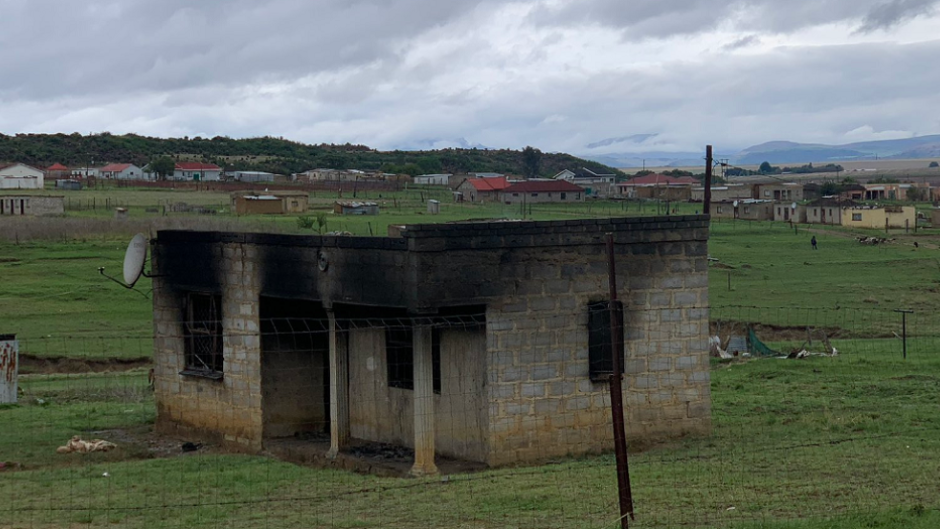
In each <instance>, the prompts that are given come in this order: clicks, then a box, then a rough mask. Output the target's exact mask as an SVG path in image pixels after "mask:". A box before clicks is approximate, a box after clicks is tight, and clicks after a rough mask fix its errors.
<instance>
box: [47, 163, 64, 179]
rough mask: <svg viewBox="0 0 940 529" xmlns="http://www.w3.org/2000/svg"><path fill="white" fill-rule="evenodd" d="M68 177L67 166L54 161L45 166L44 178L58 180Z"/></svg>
mask: <svg viewBox="0 0 940 529" xmlns="http://www.w3.org/2000/svg"><path fill="white" fill-rule="evenodd" d="M68 177H69V168H68V167H66V166H64V165H62V164H60V163H54V164H52V165H50V166H49V167H46V178H48V179H50V180H58V179H60V178H68Z"/></svg>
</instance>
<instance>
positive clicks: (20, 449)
mask: <svg viewBox="0 0 940 529" xmlns="http://www.w3.org/2000/svg"><path fill="white" fill-rule="evenodd" d="M935 373H940V357H938V356H937V355H933V356H932V357H930V358H920V359H917V358H911V359H909V360H908V361H907V362H901V361H899V359H897V358H896V357H894V356H892V355H889V354H883V352H879V351H877V350H870V351H868V352H866V353H865V354H852V355H844V356H841V357H837V358H831V359H829V358H818V359H812V360H809V361H803V362H797V361H781V360H759V361H758V360H754V361H750V362H743V363H742V362H734V363H725V364H716V365H715V368H714V369H713V379H712V387H713V399H714V410H713V423H714V433H713V435H712V436H710V437H708V438H690V439H685V440H683V441H680V442H676V443H671V444H667V445H659V446H654V447H648V448H646V449H644V450H643V451H636V448H634V452H633V454H632V455H631V471H632V472H631V479H632V482H633V488H634V496H635V500H636V505H637V516H638V518H637V521H636V522H635V523H634V525H633V526H634V527H701V528H707V527H741V528H757V527H799V528H807V529H808V528H813V529H816V528H819V529H822V528H830V529H831V528H840V527H845V528H849V527H858V526H860V525H864V526H866V527H914V528H924V529H926V528H932V527H936V526H937V524H938V523H940V515H938V512H937V509H938V508H940V495H938V494H937V491H936V485H935V479H936V475H937V473H938V472H940V460H938V459H937V458H936V457H935V455H936V453H937V451H938V450H940V419H938V417H937V414H936V410H937V406H938V405H940V392H938V390H940V377H938V376H936V375H934V374H935ZM24 389H25V395H24V399H23V400H24V404H23V405H21V406H17V407H14V408H9V409H6V410H0V415H2V417H3V420H4V425H5V430H4V431H5V432H6V433H4V434H3V435H2V436H0V453H2V454H3V459H5V460H8V461H16V462H19V463H22V464H23V465H24V466H25V467H26V468H27V470H25V471H20V472H12V473H7V474H4V475H2V477H0V496H2V497H4V498H6V500H5V501H6V502H7V503H6V505H5V506H4V510H5V511H6V514H5V517H4V521H3V526H4V527H23V528H26V527H65V526H70V525H71V524H74V525H78V526H84V525H91V526H102V525H105V524H110V525H112V526H118V527H141V528H144V527H255V526H259V525H261V526H265V525H266V526H268V527H409V528H411V527H414V528H418V527H479V528H497V527H527V528H540V527H550V528H551V527H558V528H561V527H583V528H599V527H613V526H614V524H613V521H614V512H615V510H616V509H615V503H614V501H615V500H614V499H615V497H616V496H615V486H616V479H615V475H614V472H613V465H612V458H611V457H610V456H596V457H588V458H581V459H574V460H567V461H560V462H557V463H555V464H550V465H545V466H541V467H521V468H510V469H500V470H493V471H486V472H482V473H477V474H468V475H456V476H451V477H450V478H449V479H448V480H446V481H441V480H424V481H421V480H401V479H394V478H377V477H371V476H362V475H357V474H352V473H348V472H337V471H329V470H318V469H311V468H305V467H299V466H295V465H291V464H287V463H282V462H279V461H277V460H274V459H269V458H265V457H250V456H238V455H226V454H218V453H211V452H210V453H206V454H199V453H196V454H186V455H182V456H181V455H179V453H178V451H174V453H171V454H163V455H160V456H158V457H155V458H154V456H153V455H152V454H148V453H147V451H146V450H142V449H140V448H139V447H135V446H133V445H126V444H122V446H121V448H119V449H118V450H117V451H114V452H108V453H105V454H91V455H86V456H81V455H59V454H56V453H55V447H56V446H58V445H60V444H63V443H64V442H65V440H67V439H68V437H69V436H70V435H72V434H75V433H79V434H82V435H85V436H87V437H104V438H111V439H122V438H123V437H122V436H123V435H126V432H127V431H135V430H139V429H141V428H146V427H147V425H148V424H149V422H150V421H151V420H152V418H153V407H152V400H151V397H150V396H149V392H148V391H146V386H145V375H144V374H143V373H139V374H135V373H128V374H124V375H120V376H116V375H110V376H108V377H81V378H75V377H58V378H52V379H47V378H45V377H37V378H36V379H35V380H33V379H27V380H26V381H24ZM40 402H41V403H40ZM117 427H120V428H121V430H120V432H121V433H120V435H119V434H118V433H117V431H116V430H114V428H117ZM116 436H117V437H116ZM104 473H108V475H109V476H108V477H103V475H104Z"/></svg>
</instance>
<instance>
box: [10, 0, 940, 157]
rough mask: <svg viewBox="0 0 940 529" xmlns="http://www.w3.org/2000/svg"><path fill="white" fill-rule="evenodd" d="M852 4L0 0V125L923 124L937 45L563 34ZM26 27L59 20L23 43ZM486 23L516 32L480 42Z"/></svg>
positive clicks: (362, 130)
mask: <svg viewBox="0 0 940 529" xmlns="http://www.w3.org/2000/svg"><path fill="white" fill-rule="evenodd" d="M860 1H861V4H857V3H853V2H844V1H843V2H835V1H831V0H830V1H823V2H821V3H820V4H819V5H817V4H815V3H811V2H808V1H806V0H794V2H792V4H791V3H788V4H787V5H786V6H778V5H775V3H774V2H770V1H769V0H750V1H748V2H747V3H744V2H739V3H736V4H731V5H730V6H729V5H728V4H726V3H724V2H717V1H715V0H679V2H680V3H679V4H676V5H678V7H676V6H674V5H673V4H674V3H673V2H653V1H647V0H644V1H639V2H622V1H618V2H612V1H610V0H593V1H591V2H586V1H585V2H583V3H580V4H574V5H576V6H580V7H581V9H576V10H575V11H569V12H568V13H569V15H570V18H569V19H568V20H566V21H562V20H561V19H559V18H558V17H560V16H561V11H552V10H549V9H548V8H546V7H541V8H537V9H535V10H534V11H533V12H532V13H531V15H530V18H529V19H526V20H516V19H512V20H510V21H509V22H508V23H507V20H505V19H501V18H499V17H498V16H494V15H491V14H490V13H491V12H492V11H493V8H496V7H499V6H498V2H497V1H496V0H480V2H476V3H470V4H466V3H464V2H441V1H439V0H400V1H397V2H392V1H389V0H382V1H360V2H352V3H349V2H341V1H340V0H327V1H317V2H310V1H307V0H272V1H271V2H268V3H267V4H259V3H256V2H249V1H247V0H232V1H226V2H223V1H221V0H213V1H206V2H200V3H198V4H194V3H192V2H189V1H183V0H162V1H160V2H153V1H144V0H115V1H113V2H104V1H102V0H97V1H93V2H90V3H80V2H71V1H69V2H66V1H61V2H53V1H52V0H0V18H3V19H10V20H16V21H17V23H16V24H11V25H9V28H8V30H7V31H4V32H2V33H0V50H3V52H2V53H0V72H3V73H4V74H5V75H3V76H0V102H2V105H3V112H2V113H0V130H2V131H3V132H5V133H12V132H22V131H41V132H60V131H61V132H72V131H74V130H77V131H80V132H83V133H87V132H91V131H103V130H110V131H111V132H114V133H123V132H136V133H141V134H150V135H158V136H170V135H177V136H182V135H189V136H194V135H202V136H214V135H217V134H224V135H230V136H234V137H244V136H257V135H265V134H269V135H274V136H285V137H289V138H291V139H296V140H300V141H308V142H314V143H318V142H322V141H327V142H330V141H333V142H339V143H342V142H345V141H350V142H359V143H365V144H368V145H370V146H373V147H378V148H396V147H407V146H413V145H415V142H416V141H418V140H420V139H428V140H430V141H432V142H433V141H440V139H448V138H450V139H453V138H466V140H467V141H468V142H469V143H471V144H483V145H488V146H493V147H522V146H525V145H527V144H532V145H535V146H537V147H540V148H542V149H544V150H561V151H574V152H577V151H578V150H579V149H582V148H583V146H584V145H587V144H589V143H591V142H595V141H597V140H599V139H603V138H611V137H620V136H624V135H627V134H630V133H633V132H636V131H637V130H643V131H649V132H658V133H660V134H659V135H658V136H657V137H656V139H655V149H656V150H667V149H673V150H684V151H689V150H695V149H697V148H698V147H700V146H701V145H704V144H706V143H714V144H716V146H720V147H721V149H733V148H740V147H745V146H747V145H749V144H752V143H758V142H760V141H765V140H773V139H792V140H796V141H818V142H837V141H838V140H839V139H840V135H841V134H844V133H845V131H851V130H855V129H858V128H859V127H864V126H870V127H871V128H872V129H873V130H912V131H916V132H918V133H921V134H926V133H931V132H938V131H940V122H938V121H937V118H936V117H935V116H934V115H933V114H932V113H931V112H928V111H926V110H925V109H932V108H937V107H940V94H938V93H936V91H935V90H934V89H933V87H935V86H937V85H938V84H940V70H937V69H936V68H929V67H927V66H929V65H931V64H933V63H935V62H936V59H935V58H936V57H937V56H940V41H934V42H926V43H921V44H915V45H899V44H893V43H879V44H866V45H850V46H849V45H847V46H828V47H807V46H802V47H791V48H778V49H774V50H770V51H761V52H760V53H746V54H745V53H722V51H723V50H722V51H718V52H716V53H713V54H712V53H708V52H707V51H702V50H694V53H691V54H690V57H689V58H688V59H686V60H682V61H674V62H662V63H658V64H653V65H650V64H649V61H646V64H644V65H642V66H631V64H633V61H625V63H623V64H621V63H618V62H617V61H616V57H609V56H607V55H605V51H606V50H601V51H598V50H593V49H589V52H588V53H590V55H586V54H584V52H583V50H580V49H579V48H578V46H580V45H581V44H582V43H586V42H587V43H589V42H590V41H591V38H590V37H592V36H593V35H592V34H591V33H592V32H597V33H599V35H598V36H599V37H600V38H603V39H605V40H604V42H606V41H607V40H609V37H610V35H611V34H612V32H610V31H609V30H606V29H603V28H602V29H598V24H599V23H600V22H599V21H603V25H604V26H607V27H611V28H614V29H616V30H619V31H621V32H622V33H623V34H624V35H629V36H630V37H629V38H633V37H636V38H640V37H639V36H641V35H646V36H651V37H652V36H662V35H672V34H675V32H677V31H681V32H694V31H700V30H701V28H702V27H704V28H706V29H709V30H711V29H714V27H715V24H716V23H718V22H721V21H725V20H734V21H735V24H736V26H735V27H737V28H738V29H739V31H740V33H741V34H742V35H743V36H742V37H741V38H740V39H738V40H737V41H734V42H731V43H729V44H727V45H726V46H731V47H741V46H745V45H748V44H753V43H754V42H755V40H751V38H752V37H753V38H754V39H757V35H762V34H763V33H762V31H765V30H769V31H784V30H786V28H793V27H799V26H800V24H803V25H812V24H816V23H822V22H821V21H832V20H856V21H857V20H861V19H862V17H864V16H865V14H867V13H869V12H870V11H871V9H872V7H873V6H876V5H878V4H876V3H875V1H874V0H872V1H868V0H860ZM481 2H486V3H485V4H484V3H481ZM683 2H684V4H685V5H686V6H688V7H689V9H688V10H687V11H682V9H681V7H682V5H683V4H682V3H683ZM450 4H461V5H460V6H459V7H458V6H455V5H450ZM36 5H40V7H35V6H36ZM513 5H515V4H513ZM53 8H54V9H53ZM49 9H52V11H49V12H47V10H49ZM565 9H568V8H563V9H562V11H564V10H565ZM908 12H910V11H908ZM673 15H676V16H673ZM507 16H514V15H513V14H512V13H510V14H509V15H507ZM488 17H489V18H488ZM540 17H541V18H540ZM889 18H890V17H889ZM804 19H806V20H804ZM883 19H884V18H883ZM533 21H535V22H537V27H535V28H533V27H532V25H531V22H533ZM44 27H66V28H69V30H68V31H64V32H49V33H50V35H48V36H46V35H42V38H39V37H36V34H37V33H38V32H39V31H38V30H39V29H41V28H44ZM491 27H492V28H494V29H493V31H494V32H495V34H497V35H499V34H500V32H503V31H516V32H519V34H518V35H513V37H514V38H511V39H506V43H500V44H495V43H493V42H492V40H493V33H490V34H487V33H486V30H487V29H489V28H491ZM506 27H508V28H510V29H508V30H507V29H504V28H506ZM741 28H746V29H741ZM571 30H574V31H571ZM601 32H603V34H600V33H601ZM680 45H681V44H677V46H680ZM633 47H634V46H633V45H632V44H627V45H624V49H632V48H633ZM10 50H13V51H10ZM612 53H614V54H616V53H619V50H615V51H613V52H612ZM608 55H609V54H608ZM585 57H586V58H587V59H588V60H586V61H583V62H594V63H595V64H592V65H585V64H582V63H581V62H579V61H580V59H582V58H585ZM549 116H563V119H562V118H554V119H548V117H549Z"/></svg>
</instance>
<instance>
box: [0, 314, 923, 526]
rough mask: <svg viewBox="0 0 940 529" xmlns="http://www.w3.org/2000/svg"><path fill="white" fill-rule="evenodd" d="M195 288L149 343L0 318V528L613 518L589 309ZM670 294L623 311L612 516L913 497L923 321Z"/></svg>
mask: <svg viewBox="0 0 940 529" xmlns="http://www.w3.org/2000/svg"><path fill="white" fill-rule="evenodd" d="M202 301H204V302H205V303H202ZM202 301H196V302H195V303H194V304H193V305H191V306H190V307H189V308H188V309H187V311H186V312H185V314H186V316H185V317H184V318H182V319H181V321H179V322H178V325H176V326H172V328H168V329H157V332H156V339H155V338H154V337H152V336H137V337H123V338H113V337H108V336H90V335H87V336H78V337H70V338H65V339H62V338H49V337H29V336H27V337H21V338H20V340H19V349H20V355H21V362H20V376H19V395H18V397H19V398H18V404H16V405H2V406H0V424H2V427H0V461H2V462H3V468H2V470H0V497H3V498H4V501H3V502H0V526H2V527H24V528H25V527H30V528H31V527H73V526H76V527H83V526H104V525H108V526H115V527H258V526H262V527H441V526H447V527H590V528H599V527H618V526H619V521H618V517H619V514H618V505H617V479H616V471H615V465H614V456H613V455H612V452H611V450H612V446H613V444H612V438H613V433H612V429H611V425H610V398H611V397H610V393H609V390H608V386H607V383H606V380H607V377H608V376H609V374H610V372H611V368H610V364H609V363H608V362H609V355H610V351H611V335H610V333H609V329H608V333H607V334H606V335H605V334H604V333H603V332H602V327H603V325H602V324H603V323H605V322H604V321H603V318H599V320H600V324H598V323H596V322H594V321H593V320H597V319H598V318H592V317H591V315H590V312H589V311H575V310H573V311H571V313H570V314H567V313H563V312H562V313H559V314H558V315H557V317H555V318H554V319H553V320H552V321H551V322H550V325H549V326H547V327H534V328H526V326H525V324H524V323H521V324H520V323H519V322H520V321H522V322H524V320H517V321H516V323H514V324H513V326H512V327H511V328H504V327H503V322H502V321H501V320H500V319H499V318H498V317H496V316H494V314H493V313H489V314H488V313H487V312H486V311H485V310H482V309H480V310H468V311H463V312H460V313H455V314H438V315H433V316H430V315H429V316H421V317H415V316H409V315H406V314H396V313H391V312H386V313H383V314H377V315H373V314H368V313H359V312H352V311H350V312H347V313H345V314H344V313H341V312H336V313H335V314H333V315H332V316H330V315H327V314H321V313H319V312H317V310H318V309H316V308H315V307H311V306H308V305H304V304H303V303H301V302H292V303H286V304H283V305H279V306H272V307H270V308H268V309H264V308H263V309H262V314H261V316H260V318H259V319H258V322H259V325H258V328H257V329H249V328H246V329H232V328H231V326H229V325H226V320H225V317H226V315H225V314H222V313H221V312H220V311H219V310H218V309H217V307H216V308H213V307H214V305H213V303H212V300H211V299H210V300H202ZM190 308H191V309H192V310H189V309H190ZM690 310H701V309H684V310H683V311H679V312H678V313H677V311H675V310H671V309H669V310H667V309H663V310H657V309H650V310H643V311H631V310H626V311H625V313H624V316H623V318H624V331H623V332H624V341H625V344H626V346H625V357H624V359H625V362H624V371H625V377H624V385H625V387H624V391H625V396H624V404H625V407H626V429H627V436H628V439H629V451H630V454H629V456H630V460H629V464H630V477H631V482H632V491H633V499H634V503H635V519H633V520H630V522H629V523H630V526H631V527H662V528H665V527H702V528H707V527H763V526H767V525H773V524H774V523H782V522H794V523H795V522H799V523H802V524H804V525H803V526H806V527H816V526H817V525H813V524H819V525H818V526H821V527H822V526H826V527H828V526H830V525H823V523H826V522H827V521H833V520H834V521H839V520H849V521H850V522H851V521H852V520H867V521H872V520H878V519H880V517H886V516H887V517H890V519H891V520H894V521H895V522H896V523H902V524H906V523H907V522H910V521H911V520H914V521H916V520H917V519H922V518H927V519H929V518H930V517H931V516H936V509H937V507H938V506H940V494H938V493H937V490H936V485H935V480H936V475H937V474H938V471H940V468H938V467H940V462H938V460H937V459H936V457H935V454H936V453H937V450H938V449H940V436H938V435H937V434H938V433H940V432H938V430H940V423H938V419H937V413H936V412H937V408H938V404H940V400H938V399H940V394H938V391H937V389H938V385H940V355H938V354H937V353H936V352H935V350H936V349H935V347H936V345H937V343H936V340H937V339H938V337H940V330H938V328H937V325H938V322H937V321H936V320H937V318H936V317H935V316H934V315H932V314H919V313H915V314H902V313H899V312H894V311H892V310H884V309H870V310H869V309H812V308H805V309H804V308H768V307H712V308H711V309H710V311H709V317H708V330H707V333H706V332H704V329H701V328H695V327H694V325H696V324H695V323H689V322H690V321H693V322H694V318H690V316H693V315H690V314H688V313H687V312H688V311H690ZM689 325H691V326H692V327H688V326H689ZM684 326H685V327H684ZM705 334H707V335H709V336H711V337H712V339H711V340H709V341H705V340H704V339H703V336H704V335H705ZM905 343H906V346H905ZM905 349H906V355H907V356H906V358H905V356H904V351H905ZM220 354H221V357H219V355H220ZM429 432H430V437H429V436H428V434H429ZM73 436H78V437H79V438H80V439H81V441H96V440H102V441H106V442H107V443H113V445H114V446H113V447H111V446H110V445H108V444H102V445H98V446H97V448H104V450H98V451H88V452H85V451H84V450H86V449H88V450H94V449H95V448H96V446H94V445H91V446H89V445H84V444H81V443H79V442H77V441H75V442H72V443H70V440H71V439H72V437H73ZM429 446H430V447H432V452H431V454H432V456H431V461H430V462H429V461H428V460H427V459H426V457H425V456H426V455H427V449H428V447H429ZM423 457H425V459H423V460H422V458H423ZM419 463H421V465H419ZM429 463H430V464H429ZM417 467H420V468H417ZM416 470H417V471H416ZM908 518H910V520H908ZM888 525H889V526H890V524H888ZM846 526H852V525H851V523H849V524H848V525H846Z"/></svg>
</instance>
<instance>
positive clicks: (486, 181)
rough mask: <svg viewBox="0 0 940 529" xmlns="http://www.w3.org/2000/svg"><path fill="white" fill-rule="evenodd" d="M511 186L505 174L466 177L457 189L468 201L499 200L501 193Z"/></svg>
mask: <svg viewBox="0 0 940 529" xmlns="http://www.w3.org/2000/svg"><path fill="white" fill-rule="evenodd" d="M507 187H509V181H508V180H506V177H505V176H494V177H486V178H465V179H464V181H463V182H461V184H460V185H459V186H457V191H458V192H459V193H460V194H461V196H462V197H463V200H465V201H467V202H498V201H499V195H500V193H501V192H502V191H503V190H505V189H506V188H507Z"/></svg>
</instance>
